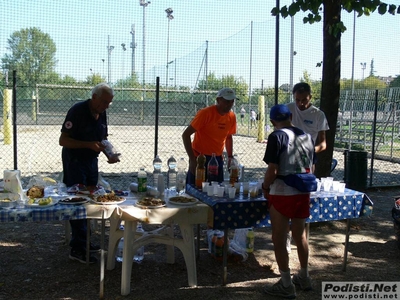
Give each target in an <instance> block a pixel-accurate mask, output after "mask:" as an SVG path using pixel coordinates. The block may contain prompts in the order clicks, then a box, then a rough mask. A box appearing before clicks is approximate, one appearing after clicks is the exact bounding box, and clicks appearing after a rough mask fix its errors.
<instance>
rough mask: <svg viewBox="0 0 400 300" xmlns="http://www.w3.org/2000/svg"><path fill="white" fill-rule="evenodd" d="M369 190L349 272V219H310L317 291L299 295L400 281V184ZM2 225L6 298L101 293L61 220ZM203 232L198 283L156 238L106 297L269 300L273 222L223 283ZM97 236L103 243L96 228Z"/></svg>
mask: <svg viewBox="0 0 400 300" xmlns="http://www.w3.org/2000/svg"><path fill="white" fill-rule="evenodd" d="M367 194H368V195H369V196H370V198H371V200H373V201H374V211H373V214H372V216H370V217H364V218H360V219H355V220H352V222H351V235H350V243H349V253H348V263H347V270H346V272H343V271H342V262H343V253H344V242H345V235H344V234H345V228H346V222H342V221H334V222H327V223H317V224H311V229H310V232H311V234H310V260H309V269H310V275H311V277H312V279H313V290H312V291H310V292H302V291H300V290H298V291H297V299H307V300H310V299H321V282H323V281H398V280H399V270H400V249H399V248H398V247H397V242H396V240H395V236H394V229H393V222H392V218H391V208H392V206H393V196H395V195H398V194H400V193H399V189H393V188H392V189H379V190H378V189H371V190H368V191H367ZM0 226H1V234H0V299H1V300H3V299H4V300H6V299H69V300H77V299H97V298H99V287H100V276H99V274H100V264H94V265H90V266H86V265H85V264H81V263H79V262H76V261H71V260H69V258H68V254H69V247H68V245H66V244H65V231H64V224H63V223H61V222H53V223H51V222H40V223H28V222H26V223H1V224H0ZM145 229H146V227H145ZM147 229H149V228H147ZM203 229H204V228H203ZM176 230H177V233H179V232H178V228H177V229H176ZM106 234H107V232H106ZM231 234H233V232H231ZM204 237H205V231H204V230H202V240H201V245H200V246H201V250H200V259H199V261H198V263H197V278H198V286H197V287H192V288H190V287H188V286H187V284H188V282H187V273H186V267H185V263H184V261H183V256H182V254H181V252H180V251H179V250H178V249H177V248H176V249H175V257H176V263H175V264H173V265H169V264H167V263H166V262H165V246H163V245H156V244H154V245H153V244H152V245H149V246H147V247H146V248H145V258H144V261H143V262H142V263H141V264H139V265H138V264H134V265H133V268H132V280H131V288H132V291H131V294H130V295H129V296H125V297H123V296H121V294H120V289H121V263H118V262H117V263H116V268H115V269H114V270H106V271H105V279H104V280H105V281H104V299H143V300H144V299H202V300H206V299H265V298H266V295H265V294H264V293H263V291H262V288H263V286H264V285H266V284H272V283H274V282H275V281H276V280H277V279H278V274H279V273H278V269H277V265H276V263H275V259H274V254H273V245H272V243H271V230H270V228H258V229H255V251H254V254H251V255H250V256H249V258H248V259H247V260H246V261H244V262H229V263H228V284H227V285H226V286H222V284H221V283H222V265H221V262H218V261H215V260H214V258H212V257H211V256H210V255H209V254H208V253H207V246H206V244H205V243H204ZM92 238H93V240H94V241H95V242H97V243H99V239H100V234H99V232H95V234H94V235H93V237H92ZM106 239H107V236H106ZM106 242H107V241H106ZM106 245H107V244H106ZM290 264H291V270H292V273H294V272H296V271H297V269H298V267H299V263H298V259H297V254H296V246H295V245H292V253H291V254H290ZM268 299H272V297H268Z"/></svg>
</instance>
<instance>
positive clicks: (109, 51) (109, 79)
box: [107, 36, 114, 83]
mask: <svg viewBox="0 0 400 300" xmlns="http://www.w3.org/2000/svg"><path fill="white" fill-rule="evenodd" d="M107 50H108V83H111V51H113V50H114V46H110V36H108V46H107Z"/></svg>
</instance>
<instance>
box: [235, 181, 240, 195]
mask: <svg viewBox="0 0 400 300" xmlns="http://www.w3.org/2000/svg"><path fill="white" fill-rule="evenodd" d="M235 189H236V194H239V193H240V182H235Z"/></svg>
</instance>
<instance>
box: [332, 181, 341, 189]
mask: <svg viewBox="0 0 400 300" xmlns="http://www.w3.org/2000/svg"><path fill="white" fill-rule="evenodd" d="M339 184H340V182H339V181H333V183H332V191H334V192H339Z"/></svg>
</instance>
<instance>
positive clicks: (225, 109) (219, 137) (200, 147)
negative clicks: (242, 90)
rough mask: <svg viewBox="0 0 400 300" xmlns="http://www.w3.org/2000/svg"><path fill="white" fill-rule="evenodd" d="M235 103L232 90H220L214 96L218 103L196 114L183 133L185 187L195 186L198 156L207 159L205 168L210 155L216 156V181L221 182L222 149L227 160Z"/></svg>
mask: <svg viewBox="0 0 400 300" xmlns="http://www.w3.org/2000/svg"><path fill="white" fill-rule="evenodd" d="M235 99H236V95H235V92H234V91H233V90H232V89H230V88H223V89H221V90H220V91H219V92H218V94H217V98H216V101H217V103H216V104H214V105H211V106H208V107H206V108H203V109H201V110H199V111H198V112H197V114H196V116H195V117H194V118H193V120H192V121H191V123H190V125H189V126H188V127H187V128H186V129H185V131H184V132H183V134H182V140H183V145H184V147H185V150H186V153H187V155H188V157H189V172H188V183H190V184H194V183H195V174H196V165H197V160H196V159H197V156H199V155H200V153H201V154H203V155H205V156H206V167H207V164H208V162H209V161H210V159H211V155H212V154H213V153H215V154H216V156H217V161H218V166H219V170H218V176H219V180H218V181H219V182H222V181H224V177H223V175H224V174H223V173H224V172H223V164H224V162H223V159H222V152H223V151H224V148H225V149H226V152H227V154H228V158H229V159H231V158H232V157H233V154H232V153H233V139H232V135H233V134H235V133H236V115H235V113H234V112H233V111H232V106H233V104H234V103H235ZM193 134H194V138H193V141H192V140H191V136H192V135H193ZM225 163H226V162H225ZM228 165H229V162H228Z"/></svg>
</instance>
